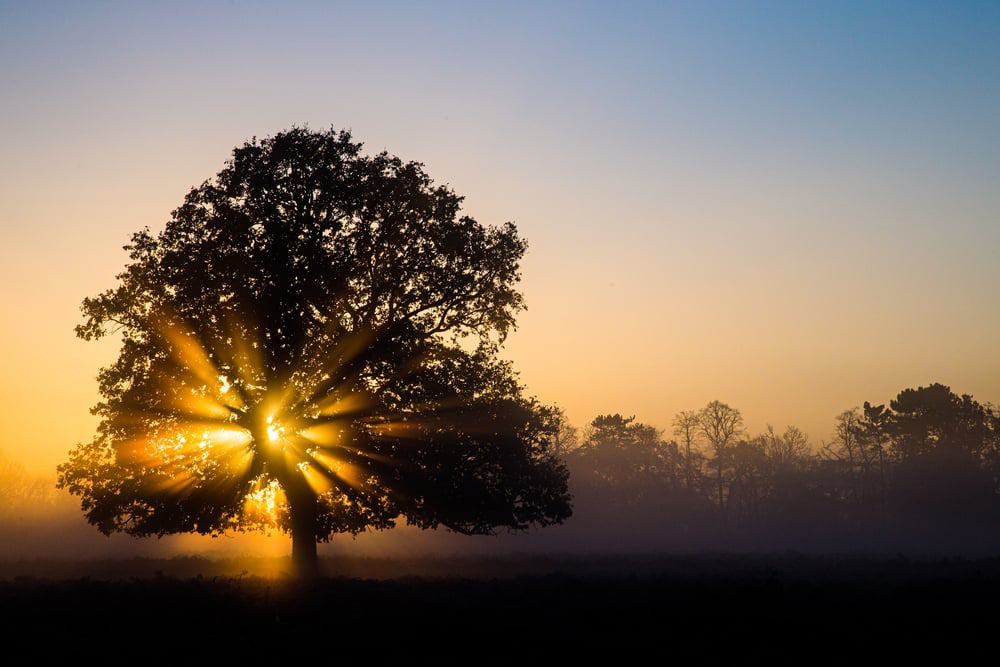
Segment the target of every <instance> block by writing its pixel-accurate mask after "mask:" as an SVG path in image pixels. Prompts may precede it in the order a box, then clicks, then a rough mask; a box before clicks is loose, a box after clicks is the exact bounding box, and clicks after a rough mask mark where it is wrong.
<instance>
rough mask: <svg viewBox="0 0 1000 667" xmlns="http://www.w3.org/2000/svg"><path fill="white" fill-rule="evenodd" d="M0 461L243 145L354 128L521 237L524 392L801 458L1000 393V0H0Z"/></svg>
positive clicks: (46, 433)
mask: <svg viewBox="0 0 1000 667" xmlns="http://www.w3.org/2000/svg"><path fill="white" fill-rule="evenodd" d="M0 95H2V104H0V229H2V243H0V304H2V306H3V312H4V318H5V321H4V326H3V327H0V350H2V354H0V368H2V371H0V373H2V379H3V382H2V383H0V405H2V406H3V418H2V419H0V450H4V451H6V452H7V453H8V454H9V455H10V456H12V457H13V458H16V459H18V460H20V461H22V462H23V463H24V464H26V465H27V466H28V467H29V468H30V469H31V470H35V471H39V472H45V471H50V470H51V469H52V467H53V466H54V465H55V464H56V463H58V462H59V461H61V460H62V459H63V457H64V456H65V453H66V452H67V450H68V449H69V448H70V447H71V446H72V445H73V443H75V442H77V441H81V440H86V439H89V437H90V436H91V432H92V429H93V426H94V423H95V421H94V420H93V418H92V417H90V415H89V414H88V408H89V407H90V406H91V405H92V404H93V403H94V402H95V401H96V399H97V393H96V384H95V382H94V376H95V373H96V371H97V368H98V367H99V366H100V365H102V364H104V363H107V362H108V361H110V360H111V359H112V358H113V355H114V346H113V343H111V342H108V343H103V342H102V343H97V344H95V343H84V342H82V341H78V340H76V339H75V338H74V337H73V332H72V327H73V326H74V325H75V324H76V323H77V322H78V305H79V302H80V301H81V299H82V298H83V297H85V296H88V295H91V294H94V293H96V292H98V291H101V290H103V289H106V288H108V287H110V286H111V285H112V284H113V282H114V275H115V274H116V272H117V271H118V270H120V268H121V267H122V265H123V263H124V260H125V257H124V253H123V252H122V251H121V250H120V246H121V245H122V244H123V243H125V242H126V241H127V239H128V237H129V235H130V234H131V233H132V232H133V231H135V230H137V229H139V228H141V227H143V226H145V225H149V226H150V227H152V228H153V229H158V228H160V227H161V226H162V225H163V224H164V222H165V221H166V220H167V219H168V217H169V212H170V210H171V209H172V208H173V207H175V206H177V205H178V204H179V203H180V202H181V200H182V197H183V196H184V194H185V192H186V191H187V189H188V188H189V187H190V186H192V185H194V184H196V183H199V182H200V181H202V180H204V179H206V178H208V177H210V176H211V175H213V174H214V173H215V172H216V171H217V170H218V168H219V167H220V166H221V165H222V163H223V161H224V160H225V159H227V157H228V154H229V151H230V150H231V149H232V147H233V146H234V145H236V144H237V143H240V142H242V141H243V140H245V139H247V138H249V137H251V136H253V135H258V136H261V135H266V134H269V133H273V132H275V131H277V130H280V129H282V128H285V127H288V126H290V125H292V124H304V123H308V124H309V125H311V126H312V127H314V128H322V127H326V126H329V125H334V126H337V127H348V128H351V129H353V131H354V132H355V135H356V136H357V138H359V139H361V140H364V141H365V142H366V143H367V146H368V148H369V149H371V150H373V151H375V150H380V149H383V148H386V149H388V150H390V151H391V152H394V153H396V154H398V155H400V156H401V157H403V158H406V159H416V160H420V161H423V162H425V163H426V164H427V168H428V171H429V172H430V173H431V175H432V176H434V177H435V178H437V179H439V180H440V181H442V182H447V183H450V184H451V185H452V186H453V187H454V188H455V189H456V190H457V191H458V192H459V193H461V194H464V195H466V196H467V200H466V203H467V207H466V208H467V212H469V213H470V214H472V215H474V216H475V217H477V218H479V219H480V220H483V221H485V222H489V223H499V222H502V221H505V220H514V221H516V222H517V224H518V226H519V228H520V229H521V231H522V233H523V234H524V235H525V236H526V237H527V238H528V239H529V241H530V244H531V248H530V251H529V255H528V258H527V260H526V262H525V265H524V282H523V288H524V291H525V293H526V296H527V299H528V304H529V310H528V311H527V312H526V313H525V314H523V315H522V317H521V318H520V328H519V330H518V331H517V332H516V334H514V335H513V336H512V337H511V339H510V341H509V344H508V348H507V350H508V355H509V356H510V357H511V358H512V359H514V360H515V362H516V365H517V367H518V368H519V369H520V371H521V373H522V378H523V380H524V382H525V383H526V384H527V385H528V387H529V390H530V391H531V392H533V393H535V394H537V395H538V396H539V397H540V398H542V399H543V400H546V401H554V402H558V403H560V404H561V405H563V406H564V407H565V408H566V409H567V413H568V415H569V417H570V419H571V420H572V421H573V422H575V423H577V424H580V425H582V424H584V423H585V422H587V421H589V420H590V419H592V418H593V417H594V416H595V415H596V414H598V413H599V412H624V413H626V414H632V413H634V414H636V415H637V416H638V418H639V419H640V420H642V421H645V422H649V423H653V424H656V425H659V426H662V427H667V426H669V419H670V417H671V416H672V415H673V414H674V413H676V412H677V411H679V410H682V409H693V408H697V407H700V406H702V405H704V404H705V403H706V402H707V401H708V400H710V399H713V398H720V399H722V400H724V401H727V402H728V403H730V404H732V405H734V406H736V407H738V408H740V409H741V410H742V411H743V413H744V415H745V416H746V418H747V423H748V426H749V427H750V428H751V429H753V430H759V429H760V428H762V427H763V425H764V424H765V423H767V422H770V423H774V424H775V425H777V426H779V427H783V426H784V425H785V424H788V423H795V424H798V425H799V426H800V427H802V428H803V429H804V430H805V431H806V432H807V433H808V434H809V435H810V436H811V437H812V438H813V440H814V442H818V441H819V440H821V439H823V438H825V437H827V436H828V435H829V433H830V430H831V428H832V419H833V416H834V415H835V414H836V413H837V412H839V411H840V410H842V409H845V408H848V407H850V406H852V405H856V404H858V403H859V402H860V401H862V400H864V399H866V398H867V399H871V400H873V401H877V402H883V401H886V400H888V399H889V398H891V397H892V396H894V395H895V392H896V391H898V390H899V389H900V388H901V387H906V386H916V385H918V384H925V383H927V382H931V381H940V382H943V383H945V384H949V385H951V386H952V387H953V388H954V389H955V390H956V391H960V392H970V393H972V394H974V395H975V396H976V397H977V398H979V399H980V400H983V401H989V400H997V399H998V398H1000V354H998V353H997V346H996V336H997V331H998V325H1000V309H998V308H997V306H998V300H997V296H996V286H997V284H998V279H1000V263H998V262H997V250H998V249H1000V224H998V223H1000V216H998V214H1000V123H998V121H997V110H998V108H1000V4H997V3H975V2H963V3H954V4H946V3H942V4H941V5H940V6H939V7H937V8H932V7H928V6H925V5H923V4H922V3H913V2H905V3H887V2H880V3H856V4H852V3H846V2H836V3H722V4H711V3H705V2H698V3H691V4H672V3H662V4H661V3H657V4H643V3H629V4H628V5H627V6H621V5H619V4H617V3H615V4H612V3H608V4H607V5H597V4H586V3H579V2H573V3H537V4H536V3H531V4H529V3H525V4H519V3H504V4H503V5H502V6H499V5H497V6H493V5H486V4H485V3H484V4H483V5H481V6H479V7H470V3H465V2H461V3H454V4H451V3H443V2H435V3H426V4H420V5H416V4H412V5H407V4H399V5H395V4H384V3H382V4H379V5H378V6H377V7H373V6H370V5H369V4H368V3H356V4H354V3H343V4H341V3H317V4H306V3H281V4H275V5H274V6H268V5H264V4H257V3H250V2H228V3H214V4H210V5H203V4H201V3H198V4H190V5H184V4H182V3H177V2H172V3H167V4H163V5H159V6H154V5H152V4H139V3H128V4H125V3H121V4H118V3H95V4H88V5H84V4H82V3H66V4H62V3H45V2H30V3H27V2H26V3H7V2H0Z"/></svg>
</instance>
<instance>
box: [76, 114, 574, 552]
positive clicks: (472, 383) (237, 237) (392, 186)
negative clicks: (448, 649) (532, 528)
mask: <svg viewBox="0 0 1000 667" xmlns="http://www.w3.org/2000/svg"><path fill="white" fill-rule="evenodd" d="M461 204H462V198H461V197H460V196H458V195H456V194H455V193H454V192H453V191H452V190H451V189H450V188H449V187H447V186H443V185H437V184H435V183H434V182H433V181H432V180H431V179H430V177H429V176H428V175H427V174H426V173H425V171H424V168H423V166H422V165H421V164H419V163H416V162H404V161H403V160H400V159H399V158H397V157H394V156H391V155H389V154H387V153H384V152H383V153H379V154H376V155H366V154H365V153H363V152H362V146H361V144H360V143H357V142H356V141H354V140H353V138H352V137H351V135H350V133H348V132H346V131H336V130H329V131H323V132H315V131H310V130H308V129H303V128H295V129H291V130H289V131H285V132H281V133H279V134H276V135H274V136H272V137H269V138H266V139H262V140H258V139H254V140H252V141H249V142H247V143H245V144H244V145H242V146H240V147H238V148H236V149H235V150H234V152H233V155H232V159H231V160H230V161H229V162H227V163H226V165H225V166H224V168H223V169H222V170H221V171H220V172H219V173H218V174H217V175H216V176H215V177H214V178H212V179H210V180H208V181H205V182H204V183H202V184H201V185H199V186H197V187H195V188H193V189H192V190H191V191H190V192H189V193H188V195H187V196H186V197H185V199H184V202H183V204H182V205H181V206H180V207H178V208H177V209H176V210H175V211H174V212H173V214H172V216H171V219H170V220H169V222H168V223H167V225H166V227H165V229H163V231H162V232H160V233H158V234H154V233H153V232H151V231H150V230H149V229H148V228H147V229H145V230H143V231H140V232H138V233H136V234H135V235H134V236H133V237H132V240H131V243H130V244H129V245H128V246H126V250H127V251H128V253H129V257H130V262H129V263H128V264H127V266H126V267H125V269H124V271H123V272H122V273H121V274H119V276H118V284H117V285H116V286H115V287H114V288H112V289H110V290H108V291H106V292H103V293H101V294H99V295H97V296H95V297H93V298H88V299H86V300H85V301H84V303H83V314H84V320H83V323H82V324H80V325H79V326H78V327H77V334H78V335H79V336H80V337H81V338H84V339H87V340H90V339H95V338H100V337H103V336H107V335H109V334H112V333H114V334H117V335H119V336H120V338H121V348H120V353H119V355H118V358H117V360H116V361H115V362H114V363H113V364H111V365H110V366H108V367H106V368H104V369H102V370H101V372H100V375H99V378H98V380H99V388H100V393H101V396H102V400H101V401H100V402H99V403H98V404H97V405H96V406H95V408H94V413H95V414H96V415H97V416H98V417H99V418H100V424H99V427H98V430H97V434H96V437H95V438H94V439H93V440H92V441H91V442H89V443H85V444H81V445H78V446H77V447H76V448H75V449H74V450H73V451H72V453H71V455H70V458H69V461H68V462H67V463H65V464H63V465H62V466H61V467H60V484H61V485H62V486H64V487H66V488H68V489H69V490H70V491H71V492H72V493H75V494H77V495H79V496H80V497H81V499H82V506H83V509H84V510H85V512H86V515H87V518H88V520H89V521H90V522H92V523H93V524H95V525H96V526H97V527H98V528H99V529H100V530H102V531H104V532H112V531H126V532H128V533H132V534H135V535H162V534H166V533H174V532H189V531H194V532H199V533H218V532H222V531H226V530H232V529H237V530H239V529H249V528H257V527H261V526H275V527H278V528H280V529H283V530H288V531H290V532H291V533H292V536H293V551H295V553H296V558H297V559H299V560H301V561H302V562H304V563H306V566H307V567H308V566H309V561H312V562H314V561H315V541H316V540H317V539H318V540H326V539H329V538H330V537H331V536H332V535H333V534H335V533H342V532H349V533H357V532H359V531H362V530H364V529H366V528H385V527H390V526H392V525H394V522H395V521H396V520H397V519H398V518H399V517H405V519H406V520H407V521H408V522H409V523H411V524H415V525H417V526H421V527H435V526H439V525H442V526H445V527H447V528H450V529H452V530H456V531H460V532H463V533H470V534H483V533H490V532H493V531H494V530H495V529H497V528H510V529H522V528H526V527H528V526H529V525H532V524H539V525H546V524H550V523H555V522H560V521H561V520H563V519H564V518H565V517H567V516H568V515H569V513H570V506H569V496H568V494H567V491H566V480H567V473H566V471H565V468H564V467H563V465H562V464H561V463H560V462H559V461H558V459H557V458H556V457H555V456H553V455H552V453H551V452H550V451H549V444H550V441H551V440H552V439H553V438H554V437H555V436H556V432H557V429H558V420H557V419H556V414H555V413H554V412H553V410H552V409H550V408H548V407H546V406H543V405H541V404H539V403H538V402H537V401H535V400H534V399H531V398H529V397H527V396H525V394H524V392H523V389H522V387H521V386H520V384H519V383H518V381H517V378H516V376H515V374H514V372H513V370H512V368H511V366H510V364H509V363H507V362H505V361H503V360H501V359H500V358H499V356H498V351H499V348H500V345H501V343H502V342H503V340H504V338H505V336H506V335H507V333H508V332H509V331H510V330H511V328H512V327H513V326H514V323H515V316H516V314H517V313H518V311H520V310H521V309H522V308H523V306H524V302H523V297H522V295H521V293H520V292H519V291H518V289H517V283H518V281H519V278H520V268H519V262H520V260H521V257H522V255H523V254H524V252H525V249H526V244H525V242H524V240H523V239H522V238H521V237H520V236H519V235H518V233H517V230H516V228H515V226H514V225H513V224H510V223H508V224H505V225H503V226H500V227H488V226H485V225H483V224H481V223H479V222H477V221H476V220H475V219H473V218H471V217H468V216H465V215H462V214H461Z"/></svg>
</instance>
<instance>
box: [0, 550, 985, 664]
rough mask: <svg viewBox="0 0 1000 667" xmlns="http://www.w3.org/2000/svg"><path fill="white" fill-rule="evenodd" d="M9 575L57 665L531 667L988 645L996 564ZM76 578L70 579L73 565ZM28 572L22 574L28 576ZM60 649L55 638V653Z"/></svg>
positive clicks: (35, 638) (692, 561)
mask: <svg viewBox="0 0 1000 667" xmlns="http://www.w3.org/2000/svg"><path fill="white" fill-rule="evenodd" d="M323 565H324V569H325V571H326V572H327V574H328V575H329V576H327V577H325V578H323V579H321V580H319V581H316V582H312V583H309V584H296V583H293V582H290V581H288V580H286V579H283V578H281V577H280V576H279V573H280V572H281V571H282V570H283V569H286V568H287V563H286V562H285V561H282V560H280V559H276V560H268V559H253V560H242V561H241V560H232V561H205V560H200V559H171V560H146V559H137V560H131V561H120V562H113V561H104V562H92V563H87V564H81V563H76V564H71V563H68V562H61V563H55V562H34V563H28V562H21V563H17V562H8V563H5V564H3V566H2V567H0V575H2V577H3V579H2V581H0V628H3V634H4V639H5V642H6V644H7V645H8V646H15V645H18V644H23V645H24V646H27V647H32V646H34V647H36V648H37V647H44V651H45V653H46V654H56V653H63V652H65V653H67V654H73V655H77V656H78V655H81V654H90V655H96V656H106V657H111V656H119V657H121V656H130V657H132V658H135V659H141V658H142V657H144V656H147V657H155V658H159V659H164V658H166V659H171V660H174V661H178V662H186V661H189V660H192V659H195V658H196V657H197V656H198V655H201V654H202V653H208V654H214V655H221V656H238V655H244V656H254V657H260V656H261V655H263V654H265V653H272V652H273V653H282V652H291V653H294V654H315V655H317V656H326V657H329V658H330V659H336V658H338V657H345V656H348V655H350V656H359V657H367V658H370V659H373V660H376V661H377V660H378V659H379V658H388V657H389V656H396V657H406V656H410V657H412V656H416V655H420V656H424V657H427V656H431V657H434V656H436V657H440V658H446V657H451V658H459V657H461V661H462V662H466V663H468V664H481V663H490V662H507V661H509V660H511V659H515V660H518V661H521V660H526V659H527V658H529V657H530V656H532V655H533V654H535V653H536V652H543V651H544V652H546V653H550V654H551V653H565V654H567V655H581V654H606V655H609V656H612V655H613V656H616V657H618V658H625V657H628V656H633V655H634V656H639V655H640V651H647V652H651V655H652V657H654V658H657V659H658V661H660V659H670V658H678V657H682V656H687V657H697V658H698V659H699V660H700V661H709V662H711V661H712V660H715V659H719V658H723V657H726V656H729V657H733V658H739V659H750V660H754V659H759V660H768V661H774V660H795V661H796V662H805V663H809V664H813V663H827V662H833V661H835V660H836V659H838V658H847V659H855V658H860V657H861V656H868V657H870V656H871V655H872V654H873V653H881V654H884V655H886V656H892V655H899V654H900V653H910V652H914V651H919V652H931V651H933V652H942V651H943V652H947V653H948V654H950V655H951V656H952V657H957V656H959V655H962V656H968V657H970V658H971V657H973V656H975V655H976V654H977V653H978V652H980V651H986V650H987V649H989V644H988V642H989V637H991V636H993V635H994V634H995V627H996V612H995V608H996V600H997V599H998V594H1000V559H991V560H936V561H931V560H912V559H904V558H814V557H799V556H794V555H784V556H772V557H758V556H754V557H739V556H699V557H695V556H690V557H620V558H559V557H546V558H536V557H531V558H503V559H465V558H459V559H432V560H431V559H428V560H417V559H415V560H411V561H407V560H393V561H388V560H375V559H348V558H344V559H329V560H326V561H325V562H324V563H323ZM74 567H75V569H74ZM18 572H20V574H18ZM56 639H57V640H58V641H55V640H56Z"/></svg>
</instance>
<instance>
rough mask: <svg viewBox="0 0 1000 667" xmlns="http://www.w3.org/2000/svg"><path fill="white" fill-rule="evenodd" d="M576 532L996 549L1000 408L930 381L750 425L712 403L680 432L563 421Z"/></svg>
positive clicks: (675, 539) (621, 422)
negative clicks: (807, 420) (815, 427)
mask: <svg viewBox="0 0 1000 667" xmlns="http://www.w3.org/2000/svg"><path fill="white" fill-rule="evenodd" d="M556 446H557V448H558V450H559V451H560V454H561V456H562V457H563V458H564V460H565V461H566V463H567V465H568V467H569V469H570V483H571V488H572V491H573V494H574V506H575V509H574V519H573V521H574V522H575V523H576V525H575V526H574V527H573V529H572V530H571V531H570V532H571V533H572V534H574V535H575V537H576V539H574V540H573V542H577V541H578V540H579V539H581V538H582V537H583V534H584V533H585V534H586V535H588V536H590V537H591V538H593V539H594V541H595V542H594V544H595V546H600V547H602V548H614V546H615V545H616V544H618V545H621V546H622V547H623V548H624V547H628V546H637V545H653V546H655V545H659V546H668V547H681V548H683V547H694V548H706V547H713V546H718V547H738V548H804V549H811V548H820V549H823V550H838V549H845V550H855V549H908V548H917V549H925V550H929V551H941V552H945V551H955V550H958V551H964V550H969V549H972V550H979V549H982V550H991V549H993V548H995V547H996V546H1000V539H998V538H1000V535H998V531H997V528H998V527H1000V410H998V409H997V408H996V407H995V406H992V405H989V404H983V403H979V402H977V401H976V400H974V399H973V398H972V397H971V396H968V395H957V394H955V393H954V392H952V391H951V389H950V388H949V387H946V386H944V385H941V384H932V385H930V386H927V387H919V388H917V389H905V390H903V391H901V392H900V393H899V394H898V396H897V397H896V398H895V399H894V400H892V401H890V402H889V404H888V405H872V404H871V403H867V402H866V403H864V404H863V406H862V407H858V408H853V409H850V410H847V411H845V412H843V413H841V414H840V415H838V416H837V417H836V420H835V423H834V427H833V438H832V440H830V441H829V442H826V443H823V444H821V445H819V446H816V447H814V446H811V445H810V443H809V441H808V439H807V437H806V436H805V434H804V433H803V432H802V431H800V430H799V429H798V428H795V427H788V428H787V429H785V430H784V431H783V432H778V431H775V430H774V429H773V428H771V427H768V428H767V429H766V431H765V432H764V433H760V434H751V433H749V432H748V431H747V429H746V428H745V426H744V421H743V418H742V415H741V414H740V412H739V410H737V409H735V408H733V407H730V406H729V405H726V404H725V403H721V402H719V401H712V402H711V403H709V404H708V405H706V406H705V407H704V408H702V409H701V410H697V411H690V412H681V413H680V414H678V415H677V416H676V417H675V418H674V420H673V425H672V429H671V431H670V433H669V434H667V433H665V432H664V431H661V430H659V429H657V428H655V427H653V426H651V425H648V424H642V423H639V422H637V421H636V420H635V419H634V418H633V417H625V416H622V415H620V414H612V415H601V416H599V417H597V418H596V419H594V420H593V422H591V424H590V425H589V426H588V427H587V428H586V429H585V430H583V432H582V433H580V432H578V431H577V429H575V428H573V427H571V426H569V425H568V424H567V423H566V421H565V419H562V424H561V428H560V435H559V437H558V439H557V443H556Z"/></svg>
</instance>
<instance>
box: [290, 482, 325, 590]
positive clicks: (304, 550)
mask: <svg viewBox="0 0 1000 667" xmlns="http://www.w3.org/2000/svg"><path fill="white" fill-rule="evenodd" d="M289 504H290V508H289V509H290V510H291V515H292V516H291V521H292V571H293V573H294V574H295V576H296V577H298V578H300V579H312V578H315V577H318V576H319V559H318V557H317V555H316V498H315V496H312V495H311V494H308V493H307V494H303V495H302V496H300V497H299V498H296V499H295V500H292V499H291V498H289Z"/></svg>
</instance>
